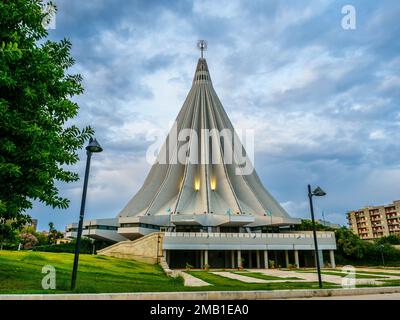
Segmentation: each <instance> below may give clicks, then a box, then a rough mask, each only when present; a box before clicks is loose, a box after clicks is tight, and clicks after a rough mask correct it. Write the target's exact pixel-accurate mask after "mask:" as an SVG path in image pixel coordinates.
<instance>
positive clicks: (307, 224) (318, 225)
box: [294, 219, 335, 231]
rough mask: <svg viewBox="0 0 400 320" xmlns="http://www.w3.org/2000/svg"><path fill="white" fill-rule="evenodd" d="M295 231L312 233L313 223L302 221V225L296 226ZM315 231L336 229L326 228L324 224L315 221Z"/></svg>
mask: <svg viewBox="0 0 400 320" xmlns="http://www.w3.org/2000/svg"><path fill="white" fill-rule="evenodd" d="M294 230H298V231H312V230H313V226H312V221H311V220H308V219H302V220H301V223H300V224H296V225H295V226H294ZM315 230H317V231H334V230H335V229H333V228H330V227H327V226H324V225H323V224H321V223H319V222H318V221H315Z"/></svg>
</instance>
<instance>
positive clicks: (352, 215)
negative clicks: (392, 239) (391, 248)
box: [347, 200, 400, 239]
mask: <svg viewBox="0 0 400 320" xmlns="http://www.w3.org/2000/svg"><path fill="white" fill-rule="evenodd" d="M347 219H348V222H349V227H350V229H351V230H353V232H354V233H355V234H357V235H358V236H359V237H360V238H361V239H375V238H381V237H385V236H388V235H392V234H398V235H400V200H396V201H393V203H391V204H388V205H383V206H369V207H365V208H362V209H358V210H355V211H350V212H348V213H347Z"/></svg>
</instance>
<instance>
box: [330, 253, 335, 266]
mask: <svg viewBox="0 0 400 320" xmlns="http://www.w3.org/2000/svg"><path fill="white" fill-rule="evenodd" d="M329 256H330V258H331V267H332V268H336V263H335V251H333V250H329Z"/></svg>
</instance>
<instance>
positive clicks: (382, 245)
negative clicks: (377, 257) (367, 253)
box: [380, 244, 385, 267]
mask: <svg viewBox="0 0 400 320" xmlns="http://www.w3.org/2000/svg"><path fill="white" fill-rule="evenodd" d="M380 247H381V256H382V265H383V267H385V258H384V256H383V249H384V248H385V245H384V244H381V245H380Z"/></svg>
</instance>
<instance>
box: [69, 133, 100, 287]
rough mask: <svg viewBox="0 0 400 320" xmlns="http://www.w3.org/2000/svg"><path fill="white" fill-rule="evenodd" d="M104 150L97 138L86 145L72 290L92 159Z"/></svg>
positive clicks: (73, 282)
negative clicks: (93, 155) (95, 154)
mask: <svg viewBox="0 0 400 320" xmlns="http://www.w3.org/2000/svg"><path fill="white" fill-rule="evenodd" d="M102 151H103V148H102V147H101V146H100V144H99V143H98V142H97V140H96V139H93V138H90V140H89V144H88V145H87V147H86V155H87V158H86V170H85V180H84V182H83V192H82V201H81V210H80V214H79V225H78V235H77V237H76V245H75V256H74V267H73V269H72V279H71V290H74V289H75V285H76V275H77V271H78V260H79V251H80V248H81V237H82V229H83V216H84V214H85V203H86V192H87V186H88V179H89V169H90V159H91V157H92V153H98V152H102Z"/></svg>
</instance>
